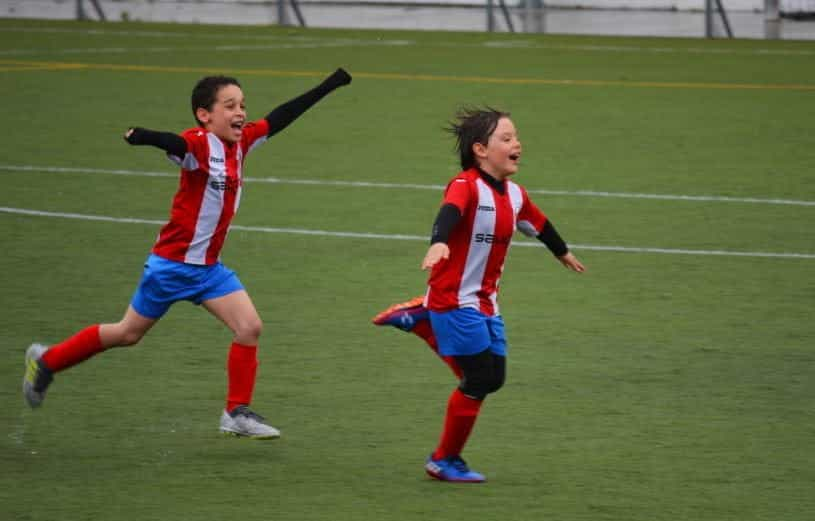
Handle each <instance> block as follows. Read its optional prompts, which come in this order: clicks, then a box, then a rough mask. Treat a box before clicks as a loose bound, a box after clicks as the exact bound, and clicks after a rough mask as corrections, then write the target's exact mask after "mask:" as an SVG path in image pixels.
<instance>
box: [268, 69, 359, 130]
mask: <svg viewBox="0 0 815 521" xmlns="http://www.w3.org/2000/svg"><path fill="white" fill-rule="evenodd" d="M349 83H351V75H350V74H348V73H347V72H345V70H343V69H341V68H340V69H337V70H336V71H334V74H332V75H331V76H329V77H328V78H326V79H325V80H323V82H322V83H320V84H319V85H317V86H316V87H314V88H313V89H311V90H310V91H308V92H306V93H305V94H301V95H300V96H298V97H296V98H294V99H292V100H289V101H287V102H286V103H284V104H282V105H280V106H279V107H277V108H276V109H274V110H273V111H271V112H269V114H267V115H266V121H268V122H269V137H271V136H273V135H275V134H277V133H278V132H280V131H281V130H283V129H284V128H286V127H287V126H289V124H290V123H291V122H292V121H294V120H295V119H297V118H299V117H300V116H301V115H302V114H303V113H304V112H305V111H307V110H308V109H309V108H310V107H311V106H312V105H314V104H315V103H317V102H318V101H320V100H321V99H323V98H324V97H325V96H326V95H327V94H329V93H330V92H331V91H333V90H334V89H337V88H339V87H342V86H343V85H348V84H349Z"/></svg>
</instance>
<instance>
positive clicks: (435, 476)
mask: <svg viewBox="0 0 815 521" xmlns="http://www.w3.org/2000/svg"><path fill="white" fill-rule="evenodd" d="M424 471H425V472H426V473H427V475H428V476H430V477H431V478H433V479H435V480H437V481H444V482H447V483H485V482H486V481H487V478H484V479H446V478H443V477H441V476H439V475H438V474H434V473H433V472H431V471H429V470H427V469H424Z"/></svg>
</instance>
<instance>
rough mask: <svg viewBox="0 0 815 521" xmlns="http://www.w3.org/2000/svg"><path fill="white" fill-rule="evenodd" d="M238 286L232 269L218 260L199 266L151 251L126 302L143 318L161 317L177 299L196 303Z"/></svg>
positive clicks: (235, 288) (238, 287)
mask: <svg viewBox="0 0 815 521" xmlns="http://www.w3.org/2000/svg"><path fill="white" fill-rule="evenodd" d="M242 289H243V284H241V281H240V280H239V279H238V276H237V275H236V274H235V272H234V271H232V270H230V269H229V268H227V267H226V266H224V265H223V264H221V263H220V262H217V263H215V264H212V265H210V266H199V265H196V264H185V263H183V262H176V261H172V260H169V259H165V258H164V257H159V256H158V255H153V254H151V255H150V256H149V257H147V262H145V264H144V273H143V274H142V278H141V281H140V282H139V287H138V288H136V293H135V294H134V295H133V299H132V300H131V301H130V305H131V306H133V309H135V310H136V311H137V312H138V313H139V314H140V315H143V316H145V317H147V318H161V317H162V316H163V315H164V314H165V313H166V312H167V310H168V309H170V306H172V305H173V304H174V303H175V302H178V301H179V300H189V301H191V302H193V303H195V304H200V303H201V302H204V301H205V300H210V299H214V298H217V297H223V296H224V295H228V294H230V293H233V292H235V291H240V290H242Z"/></svg>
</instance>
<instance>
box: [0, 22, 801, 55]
mask: <svg viewBox="0 0 815 521" xmlns="http://www.w3.org/2000/svg"><path fill="white" fill-rule="evenodd" d="M3 31H15V32H23V33H25V32H30V33H73V34H81V35H94V36H126V37H131V36H138V37H142V38H148V37H153V38H168V37H171V38H172V37H175V38H184V39H189V38H200V39H221V38H222V37H221V36H219V35H217V34H206V33H189V32H174V31H123V30H107V29H69V28H46V27H14V26H11V27H8V26H7V27H3ZM230 39H232V40H236V39H240V40H248V41H258V42H263V41H266V42H268V41H275V40H286V41H288V42H291V41H292V40H294V41H298V42H312V43H314V42H318V41H326V40H328V41H333V42H342V43H339V44H337V46H345V45H383V44H384V45H388V43H385V42H387V40H374V39H364V38H343V39H337V38H320V37H319V36H310V37H306V36H276V35H268V36H265V35H249V34H233V35H230ZM396 42H398V43H396ZM390 45H411V46H431V47H432V46H444V47H462V48H463V47H487V48H490V47H493V48H495V47H498V48H502V47H511V48H513V49H553V50H564V51H578V52H605V53H608V52H626V53H661V54H680V53H685V54H722V55H757V56H767V55H769V56H812V55H815V50H809V49H784V48H781V49H775V48H756V49H728V48H722V47H647V46H637V45H601V44H595V45H591V44H590V45H563V44H550V43H546V42H541V41H537V40H522V39H521V40H508V41H507V40H497V41H496V40H493V41H484V42H477V43H467V42H428V43H426V44H425V43H424V42H420V41H415V40H395V41H394V40H392V41H391V43H390ZM132 50H133V52H139V51H140V49H138V48H133V49H132ZM11 51H16V50H14V49H12V50H11ZM43 51H45V50H43Z"/></svg>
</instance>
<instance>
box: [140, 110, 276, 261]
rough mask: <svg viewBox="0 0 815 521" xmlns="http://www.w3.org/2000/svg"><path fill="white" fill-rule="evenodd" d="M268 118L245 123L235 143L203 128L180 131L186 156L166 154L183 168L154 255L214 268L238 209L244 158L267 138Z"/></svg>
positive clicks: (154, 248)
mask: <svg viewBox="0 0 815 521" xmlns="http://www.w3.org/2000/svg"><path fill="white" fill-rule="evenodd" d="M268 133H269V124H268V123H267V122H266V120H265V119H260V120H258V121H254V122H251V123H247V124H246V125H245V126H244V127H243V135H242V136H241V140H240V141H239V142H237V143H233V144H229V143H226V142H224V141H223V140H221V139H220V138H219V137H217V136H216V135H215V134H213V133H211V132H207V131H206V130H204V129H203V128H200V127H197V128H191V129H189V130H185V131H184V132H183V133H181V137H183V138H184V140H185V141H186V142H187V154H186V155H185V156H184V157H183V158H179V157H175V156H171V155H168V157H169V158H170V160H171V161H173V162H174V163H176V164H177V165H179V166H180V167H181V180H180V183H179V186H178V192H176V194H175V197H174V198H173V207H172V209H171V210H170V221H169V222H168V223H167V224H165V225H164V226H163V227H162V228H161V231H160V232H159V237H158V240H157V241H156V244H155V246H153V253H155V254H156V255H159V256H161V257H164V258H165V259H170V260H174V261H178V262H185V263H188V264H207V265H209V264H214V263H215V262H217V261H218V257H219V256H220V253H221V247H222V246H223V244H224V240H225V239H226V234H227V232H228V231H229V224H230V223H231V222H232V217H233V216H234V215H235V213H236V212H237V211H238V205H239V204H240V200H241V189H242V186H243V172H242V170H243V161H244V159H245V158H246V155H247V154H248V153H249V152H250V151H252V149H253V148H255V147H256V146H257V145H260V144H261V143H263V142H264V141H265V140H266V137H267V135H268Z"/></svg>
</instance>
